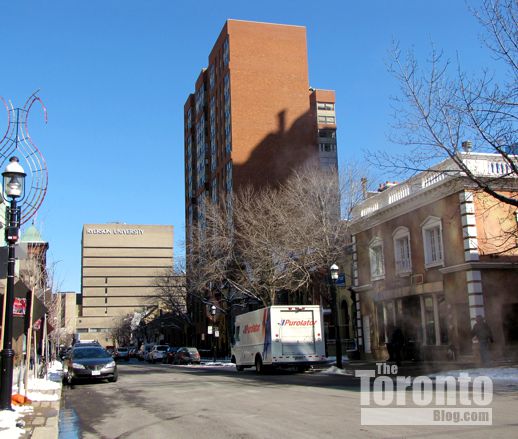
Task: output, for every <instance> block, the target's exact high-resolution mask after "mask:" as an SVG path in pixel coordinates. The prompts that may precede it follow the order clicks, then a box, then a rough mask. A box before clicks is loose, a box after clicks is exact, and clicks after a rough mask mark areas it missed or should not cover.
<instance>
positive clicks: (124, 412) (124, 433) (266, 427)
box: [60, 360, 518, 439]
mask: <svg viewBox="0 0 518 439" xmlns="http://www.w3.org/2000/svg"><path fill="white" fill-rule="evenodd" d="M359 390H360V387H359V382H358V380H357V379H355V378H352V377H347V376H337V375H331V376H330V375H323V374H320V373H311V372H308V373H304V374H294V373H293V374H292V373H272V374H267V375H260V376H258V375H256V374H255V372H254V371H252V370H247V371H245V372H241V373H238V372H236V371H235V370H234V369H233V368H218V369H211V368H208V367H196V366H171V365H162V364H155V365H151V364H147V363H143V362H137V361H136V360H132V361H131V362H130V363H129V364H126V363H123V364H120V365H119V380H118V382H117V383H108V382H86V383H80V384H76V385H74V386H72V387H65V388H64V389H63V401H62V408H63V410H64V413H65V415H66V417H68V418H69V419H73V422H74V423H75V424H77V430H78V434H77V435H74V434H73V432H70V429H68V433H67V434H64V433H63V432H61V433H60V439H74V438H75V437H78V438H79V437H80V438H85V439H90V438H103V439H104V438H106V439H108V438H110V439H111V438H145V439H155V438H174V439H176V438H181V439H183V438H211V439H219V438H236V439H237V438H239V439H248V438H254V439H256V438H268V439H272V438H273V439H275V438H279V439H281V438H282V439H284V438H300V439H303V438H312V439H314V438H315V437H317V438H319V437H322V438H345V437H347V438H354V437H366V438H392V437H394V438H396V437H405V438H412V437H426V438H433V437H441V438H451V437H455V438H457V437H458V438H474V437H481V438H490V437H495V438H497V437H498V438H505V437H509V438H516V437H518V417H517V413H518V391H503V392H497V394H495V396H494V399H493V403H492V405H491V407H492V408H493V425H492V426H489V427H459V426H425V427H423V426H362V425H360V409H361V407H360V392H359Z"/></svg>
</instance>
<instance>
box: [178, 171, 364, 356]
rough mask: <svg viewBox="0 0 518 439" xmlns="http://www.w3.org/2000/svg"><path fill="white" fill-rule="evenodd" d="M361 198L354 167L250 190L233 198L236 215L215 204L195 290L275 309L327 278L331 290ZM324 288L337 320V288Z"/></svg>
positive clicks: (194, 275) (198, 254)
mask: <svg viewBox="0 0 518 439" xmlns="http://www.w3.org/2000/svg"><path fill="white" fill-rule="evenodd" d="M361 200H362V184H361V178H360V174H359V172H358V171H357V167H356V166H353V165H350V166H348V167H347V168H346V169H344V171H343V172H342V178H341V179H340V178H339V176H338V172H337V171H336V170H335V169H326V170H323V169H320V168H318V167H307V168H304V169H301V170H299V171H295V172H293V174H292V176H291V177H290V178H289V179H288V180H287V181H286V182H285V183H284V184H282V185H279V186H277V187H269V188H263V189H262V190H257V189H253V188H246V189H244V190H242V191H241V192H239V193H237V194H236V196H235V197H234V199H233V200H232V204H231V205H232V210H231V212H232V214H229V209H228V206H229V203H228V202H227V203H225V205H224V206H220V205H215V204H209V205H208V206H206V207H205V208H204V211H203V213H204V217H202V225H201V226H200V228H199V230H198V234H197V235H198V236H201V239H200V241H199V242H196V241H194V242H193V243H192V245H191V248H190V249H189V251H188V254H190V257H191V259H190V261H191V263H190V272H189V280H190V286H191V288H192V290H193V291H197V292H198V294H200V295H201V296H202V297H209V295H210V293H209V291H212V292H213V290H214V289H216V290H218V291H225V293H224V294H222V297H224V298H225V301H226V303H227V304H230V305H231V306H232V305H236V304H237V305H239V306H242V305H244V304H246V303H247V302H250V301H255V303H260V304H262V305H263V306H269V305H274V304H275V303H276V300H277V298H278V295H279V293H287V294H288V295H290V294H295V293H300V292H301V291H307V290H308V289H309V287H310V286H311V285H312V284H314V283H315V282H322V280H323V284H324V286H326V287H328V286H329V285H330V283H329V268H330V266H331V265H332V264H334V263H337V262H338V263H340V261H342V260H343V257H344V253H345V250H346V246H347V242H348V228H349V221H348V219H349V218H350V216H351V212H352V208H353V207H354V206H356V205H357V204H358V203H359V202H360V201H361ZM222 285H223V286H224V285H227V286H229V287H230V288H221V286H222ZM321 291H322V295H323V296H325V299H326V301H327V302H328V303H329V304H330V306H331V307H332V309H333V315H334V316H335V320H336V318H337V314H336V303H335V300H333V299H334V298H333V297H331V295H330V290H329V289H327V288H324V289H321ZM194 294H196V293H194ZM220 297H221V296H220ZM218 302H219V300H218ZM223 311H224V310H223ZM340 357H341V355H340Z"/></svg>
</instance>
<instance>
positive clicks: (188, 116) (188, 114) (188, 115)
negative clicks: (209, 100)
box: [187, 108, 192, 130]
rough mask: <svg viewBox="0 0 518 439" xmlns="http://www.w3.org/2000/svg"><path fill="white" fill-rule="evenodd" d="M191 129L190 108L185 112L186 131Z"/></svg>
mask: <svg viewBox="0 0 518 439" xmlns="http://www.w3.org/2000/svg"><path fill="white" fill-rule="evenodd" d="M191 128H192V108H189V111H187V129H188V130H190V129H191Z"/></svg>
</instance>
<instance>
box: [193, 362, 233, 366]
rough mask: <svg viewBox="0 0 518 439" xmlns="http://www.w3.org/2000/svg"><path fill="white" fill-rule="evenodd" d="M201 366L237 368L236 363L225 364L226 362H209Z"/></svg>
mask: <svg viewBox="0 0 518 439" xmlns="http://www.w3.org/2000/svg"><path fill="white" fill-rule="evenodd" d="M201 366H209V367H236V365H235V364H234V363H230V362H224V361H216V362H214V361H207V362H204V363H202V364H201Z"/></svg>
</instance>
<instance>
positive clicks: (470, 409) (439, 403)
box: [355, 363, 493, 426]
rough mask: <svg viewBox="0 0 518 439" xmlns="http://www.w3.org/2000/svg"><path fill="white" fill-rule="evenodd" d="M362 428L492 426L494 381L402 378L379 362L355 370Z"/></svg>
mask: <svg viewBox="0 0 518 439" xmlns="http://www.w3.org/2000/svg"><path fill="white" fill-rule="evenodd" d="M355 376H356V377H359V378H360V383H361V396H360V404H361V423H362V425H478V426H481V425H492V423H493V411H492V408H491V407H489V406H490V404H491V402H492V401H493V381H492V380H491V378H489V377H487V376H477V377H470V376H469V374H468V373H462V372H461V373H459V374H458V376H453V375H447V374H445V375H436V376H433V377H430V376H426V375H423V376H416V377H410V376H400V375H398V367H397V366H396V365H390V364H386V363H376V369H374V370H372V369H370V370H356V371H355Z"/></svg>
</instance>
